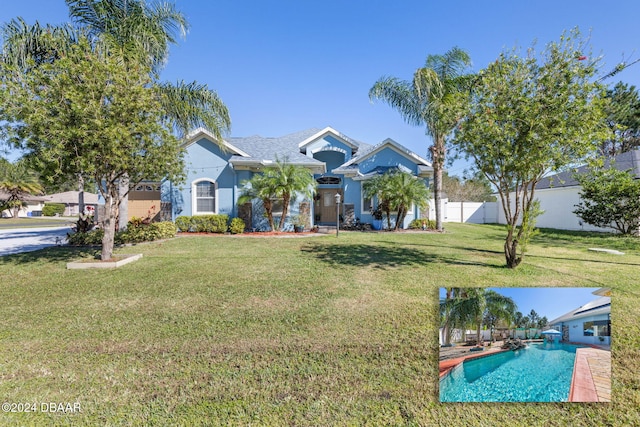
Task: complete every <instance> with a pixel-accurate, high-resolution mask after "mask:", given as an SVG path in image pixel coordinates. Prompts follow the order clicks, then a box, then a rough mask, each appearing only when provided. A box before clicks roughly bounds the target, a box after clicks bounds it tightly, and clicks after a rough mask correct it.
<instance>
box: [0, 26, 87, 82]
mask: <svg viewBox="0 0 640 427" xmlns="http://www.w3.org/2000/svg"><path fill="white" fill-rule="evenodd" d="M0 35H1V37H2V53H1V55H2V57H1V59H2V61H3V62H4V63H6V64H12V65H15V66H16V67H18V68H19V69H21V70H23V71H25V70H26V69H27V67H28V66H29V62H30V61H33V62H34V63H36V64H41V63H44V62H52V61H54V60H56V59H58V58H59V57H60V56H61V55H64V54H65V53H66V52H68V51H69V50H70V48H71V46H72V45H74V44H75V43H76V42H77V40H78V39H79V37H80V36H81V32H80V31H79V30H77V29H75V28H73V27H72V26H71V25H69V24H66V25H62V26H54V25H49V24H47V25H44V26H43V25H40V23H39V22H37V21H36V23H35V24H33V25H29V24H27V23H26V22H25V21H24V19H22V18H15V19H12V20H11V21H9V22H7V23H5V24H3V25H2V27H1V28H0Z"/></svg>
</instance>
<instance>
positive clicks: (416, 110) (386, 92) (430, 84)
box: [369, 47, 471, 231]
mask: <svg viewBox="0 0 640 427" xmlns="http://www.w3.org/2000/svg"><path fill="white" fill-rule="evenodd" d="M470 65H471V58H470V57H469V54H468V53H467V52H465V51H464V50H462V49H460V48H458V47H454V48H452V49H450V50H449V51H447V52H446V53H445V54H444V55H429V56H428V57H427V60H426V63H425V66H424V67H422V68H419V69H418V70H416V72H415V73H414V75H413V80H412V81H406V80H401V79H398V78H396V77H386V76H385V77H382V78H380V79H379V80H378V81H377V82H375V84H374V85H373V87H372V88H371V89H370V90H369V98H370V99H371V100H373V99H381V100H382V101H384V102H386V103H387V104H389V105H390V106H391V107H392V108H394V109H396V110H398V112H399V113H400V115H401V116H402V118H403V119H404V120H405V121H406V122H407V123H409V124H411V125H415V126H423V125H424V126H425V128H426V134H427V135H428V136H430V137H431V138H432V140H433V144H432V145H431V147H430V148H429V152H430V155H431V160H432V162H433V193H434V198H435V205H436V206H435V208H436V209H435V210H436V228H437V229H438V230H440V231H441V230H442V212H441V206H440V204H441V198H442V197H441V192H442V171H443V169H444V162H445V155H446V139H447V137H448V136H449V135H450V134H451V132H452V131H453V130H454V128H455V126H456V124H457V122H458V120H459V118H458V117H459V114H458V113H457V112H456V107H455V106H456V104H457V102H456V100H457V97H458V96H459V95H460V94H462V93H465V92H466V90H467V88H468V83H469V77H468V76H467V75H465V71H466V69H467V68H468V67H469V66H470Z"/></svg>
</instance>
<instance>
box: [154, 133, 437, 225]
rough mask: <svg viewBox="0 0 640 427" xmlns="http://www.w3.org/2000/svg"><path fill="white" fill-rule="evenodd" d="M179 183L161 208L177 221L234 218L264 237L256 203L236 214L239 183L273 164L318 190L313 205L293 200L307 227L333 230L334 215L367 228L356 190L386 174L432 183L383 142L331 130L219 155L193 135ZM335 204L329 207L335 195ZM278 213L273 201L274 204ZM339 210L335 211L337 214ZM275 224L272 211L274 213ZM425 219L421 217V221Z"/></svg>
mask: <svg viewBox="0 0 640 427" xmlns="http://www.w3.org/2000/svg"><path fill="white" fill-rule="evenodd" d="M184 147H185V150H186V155H185V162H186V167H187V171H186V175H187V179H186V183H185V184H183V185H182V186H181V187H180V188H174V187H173V186H172V185H171V183H165V184H164V185H163V200H164V201H170V202H171V204H172V206H173V209H172V211H173V218H174V219H175V217H176V216H178V215H186V216H190V215H206V214H226V215H229V217H241V218H242V219H244V220H245V223H246V224H247V227H248V228H249V229H259V230H266V229H267V227H268V226H267V221H266V218H264V215H263V213H264V209H263V208H262V203H261V202H260V201H257V200H255V201H253V202H252V203H250V204H246V205H243V206H238V199H239V198H240V196H241V195H242V187H243V184H244V182H246V181H248V180H249V179H251V177H252V176H253V175H254V174H256V173H260V172H261V171H262V170H263V169H264V168H265V167H268V166H269V165H273V164H274V163H275V162H276V161H277V160H280V161H287V162H288V163H291V164H295V165H300V166H303V167H305V168H307V169H309V171H310V172H311V173H312V174H313V176H314V178H315V180H316V183H317V187H316V191H315V193H314V196H313V200H304V199H302V198H301V197H297V198H296V199H295V200H292V203H291V206H290V211H289V213H290V216H289V217H288V218H286V219H285V221H287V224H289V226H288V227H286V229H289V228H291V227H292V225H293V224H292V217H294V216H296V215H300V214H302V215H303V216H305V217H306V224H307V225H308V226H313V225H323V224H327V225H335V224H336V221H337V220H338V218H337V217H336V216H337V215H338V214H339V215H340V216H341V217H342V219H343V220H344V221H346V222H351V221H353V220H354V219H355V218H356V217H357V218H359V219H360V220H361V221H362V222H372V221H373V217H372V215H371V209H370V208H371V206H372V205H373V206H374V207H375V205H376V200H375V199H374V200H368V199H367V200H365V199H364V198H363V192H362V183H363V182H364V181H365V180H367V179H370V178H371V177H373V176H375V175H376V174H379V173H383V172H386V171H389V170H402V171H406V172H410V173H412V174H413V175H415V176H417V177H419V178H420V179H424V180H425V182H426V183H427V185H428V184H429V179H430V178H431V177H432V176H433V168H432V167H431V164H430V163H429V162H427V161H426V160H424V159H423V158H421V157H420V156H418V155H416V154H414V153H412V152H411V151H410V150H408V149H407V148H405V147H403V146H402V145H400V144H398V143H397V142H395V141H393V140H391V139H387V140H385V141H383V142H382V143H380V144H378V145H376V146H371V145H369V144H366V143H363V142H359V141H356V140H354V139H351V138H349V137H347V136H346V135H343V134H341V133H340V132H338V131H336V130H335V129H332V128H330V127H327V128H324V129H308V130H304V131H301V132H296V133H292V134H289V135H285V136H282V137H277V138H266V137H261V136H251V137H247V138H237V137H231V138H227V139H225V140H223V142H222V147H223V148H221V147H220V145H219V144H218V143H217V142H216V140H215V138H214V137H213V135H212V134H211V133H209V132H208V131H207V130H205V129H202V128H200V129H197V130H196V131H194V132H192V133H191V134H190V135H189V136H188V137H187V140H186V142H185V145H184ZM336 194H340V195H341V200H342V203H341V205H340V206H338V207H336V204H335V203H336V202H335V199H336V198H335V195H336ZM276 206H277V201H276ZM338 209H339V211H338ZM274 216H276V219H277V220H278V219H279V218H278V209H277V208H276V209H274ZM419 216H420V212H419V211H418V208H417V207H413V208H412V209H411V210H410V212H409V213H408V215H407V217H406V218H405V224H403V225H404V226H405V227H406V226H407V225H408V224H409V222H410V221H411V220H413V219H415V218H418V217H419ZM425 217H426V215H425Z"/></svg>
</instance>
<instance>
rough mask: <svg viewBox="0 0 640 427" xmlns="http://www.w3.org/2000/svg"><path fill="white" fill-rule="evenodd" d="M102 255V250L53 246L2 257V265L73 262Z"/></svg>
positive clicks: (0, 262) (0, 263)
mask: <svg viewBox="0 0 640 427" xmlns="http://www.w3.org/2000/svg"><path fill="white" fill-rule="evenodd" d="M99 254H100V248H95V247H94V248H92V247H86V246H83V247H76V246H51V247H48V248H44V249H40V250H36V251H31V252H22V253H18V254H10V255H4V256H1V257H0V265H8V264H29V263H43V262H44V263H46V262H49V263H59V262H65V263H66V262H71V261H74V260H77V259H79V258H93V257H96V256H97V255H99Z"/></svg>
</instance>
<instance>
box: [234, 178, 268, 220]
mask: <svg viewBox="0 0 640 427" xmlns="http://www.w3.org/2000/svg"><path fill="white" fill-rule="evenodd" d="M243 185H244V186H243V189H242V190H241V191H242V195H241V196H240V197H239V198H238V203H239V204H241V205H242V204H245V203H248V202H251V201H252V200H254V199H259V200H261V201H262V205H263V207H264V210H265V214H266V215H267V221H268V222H269V228H270V229H271V230H275V229H276V226H275V221H274V219H273V200H274V199H275V198H276V188H275V185H274V182H273V181H271V180H268V179H266V178H265V176H264V174H255V175H254V176H253V177H252V178H251V179H250V180H248V181H246V182H244V183H243Z"/></svg>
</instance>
